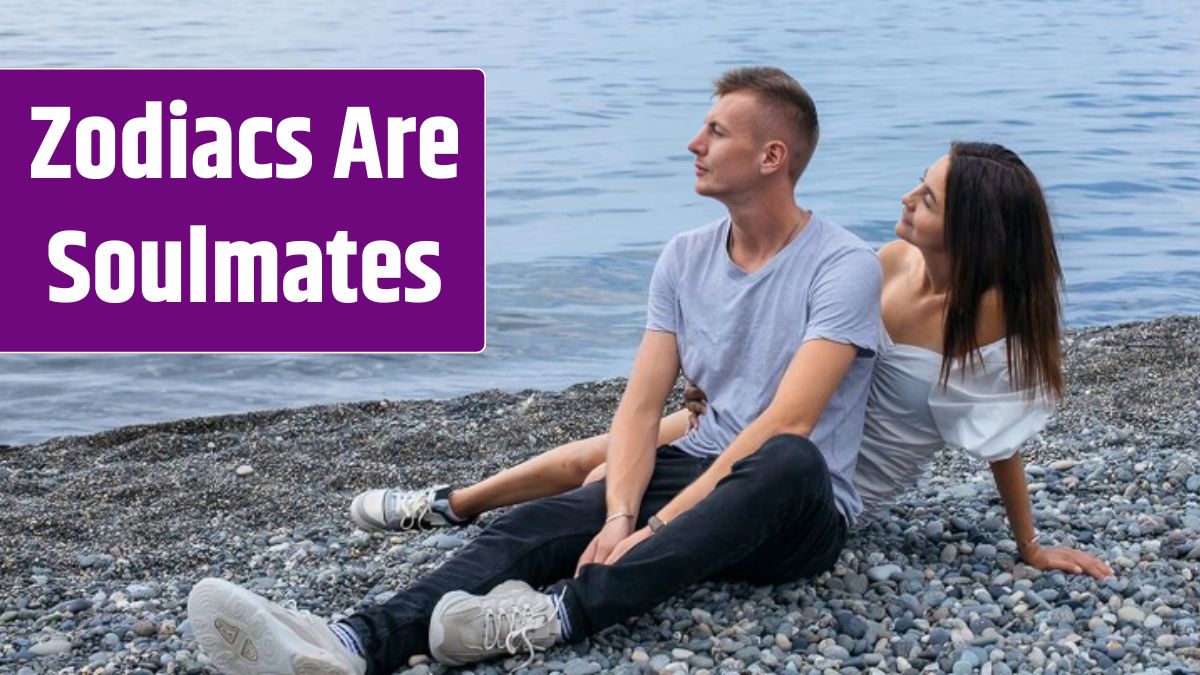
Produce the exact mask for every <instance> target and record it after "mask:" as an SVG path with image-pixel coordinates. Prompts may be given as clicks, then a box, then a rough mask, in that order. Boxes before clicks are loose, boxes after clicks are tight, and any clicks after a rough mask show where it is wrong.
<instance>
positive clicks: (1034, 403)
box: [929, 342, 1054, 462]
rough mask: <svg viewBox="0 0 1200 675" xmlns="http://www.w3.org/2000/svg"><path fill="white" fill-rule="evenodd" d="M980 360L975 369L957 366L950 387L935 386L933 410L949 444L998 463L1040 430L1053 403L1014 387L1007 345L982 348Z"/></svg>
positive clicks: (951, 372)
mask: <svg viewBox="0 0 1200 675" xmlns="http://www.w3.org/2000/svg"><path fill="white" fill-rule="evenodd" d="M982 357H983V358H982V362H980V361H978V360H977V361H976V363H975V365H974V366H970V365H967V366H963V365H959V364H955V366H954V368H953V369H952V370H951V371H950V379H949V381H948V382H947V383H946V386H945V387H942V386H941V384H935V385H934V387H933V391H932V392H931V393H930V395H929V409H930V412H932V414H933V420H934V423H935V424H936V425H937V428H938V431H939V432H941V434H942V438H943V439H944V440H945V441H946V445H947V446H949V447H951V448H962V449H963V450H965V451H966V452H967V454H969V455H971V456H972V457H974V458H976V459H981V460H984V461H988V462H997V461H1000V460H1004V459H1008V458H1009V457H1012V456H1013V455H1014V454H1015V453H1016V452H1017V449H1018V448H1019V447H1020V446H1021V444H1022V443H1024V442H1025V441H1026V440H1028V439H1029V438H1030V437H1031V436H1033V435H1034V434H1036V433H1037V432H1039V431H1041V430H1042V429H1043V428H1044V427H1045V426H1046V422H1047V421H1048V420H1049V419H1050V415H1051V413H1053V412H1054V405H1053V404H1052V403H1051V402H1050V401H1049V400H1048V399H1046V398H1045V397H1044V396H1042V395H1041V394H1039V395H1038V396H1036V397H1035V398H1029V397H1028V396H1026V391H1025V390H1019V389H1015V388H1014V387H1013V383H1012V379H1011V377H1010V373H1009V371H1008V363H1007V358H1006V351H1005V346H1004V342H998V343H993V344H991V345H988V346H986V347H984V348H983V350H982Z"/></svg>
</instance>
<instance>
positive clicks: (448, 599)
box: [429, 581, 562, 666]
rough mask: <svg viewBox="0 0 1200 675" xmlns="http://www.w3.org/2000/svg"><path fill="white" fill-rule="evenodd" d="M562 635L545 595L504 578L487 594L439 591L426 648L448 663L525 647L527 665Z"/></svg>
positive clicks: (480, 659)
mask: <svg viewBox="0 0 1200 675" xmlns="http://www.w3.org/2000/svg"><path fill="white" fill-rule="evenodd" d="M561 635H562V629H561V627H560V626H559V624H558V613H557V612H556V611H555V607H554V602H553V601H552V600H551V599H550V596H548V595H546V594H545V593H541V592H538V591H536V590H534V589H532V588H530V587H529V584H526V583H525V582H523V581H506V582H504V583H502V584H500V585H499V586H497V587H495V588H494V589H492V592H491V593H488V594H487V595H482V596H480V595H471V594H470V593H465V592H463V591H451V592H449V593H447V594H446V595H443V596H442V599H441V600H439V601H438V604H437V606H436V607H434V608H433V616H432V617H431V618H430V620H429V651H430V653H431V654H433V657H434V658H435V659H437V660H438V661H440V662H441V663H444V664H446V665H448V666H461V665H464V664H467V663H473V662H475V661H482V660H484V659H490V658H493V657H496V656H501V655H505V654H511V655H515V654H518V653H520V652H528V653H529V659H528V660H527V661H526V662H525V664H524V665H529V663H531V662H532V661H533V656H534V654H536V653H537V652H538V651H541V650H545V649H548V648H550V647H551V646H552V645H554V643H555V642H557V641H558V639H559V637H560V636H561Z"/></svg>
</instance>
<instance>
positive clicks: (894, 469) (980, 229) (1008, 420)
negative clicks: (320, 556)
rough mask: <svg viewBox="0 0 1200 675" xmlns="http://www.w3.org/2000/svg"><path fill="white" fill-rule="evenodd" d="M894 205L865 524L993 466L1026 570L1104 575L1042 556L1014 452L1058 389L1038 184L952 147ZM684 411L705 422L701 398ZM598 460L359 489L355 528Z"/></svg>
mask: <svg viewBox="0 0 1200 675" xmlns="http://www.w3.org/2000/svg"><path fill="white" fill-rule="evenodd" d="M900 201H901V203H902V204H903V206H904V208H903V212H902V214H901V217H900V220H899V221H898V222H897V223H896V234H897V236H898V237H899V241H895V242H892V243H890V244H887V245H886V246H884V247H883V248H882V249H881V250H880V251H879V259H880V262H881V264H882V267H883V275H884V282H883V290H882V298H881V305H882V313H883V326H884V329H885V333H884V335H885V337H884V344H883V345H882V346H881V349H880V354H879V360H878V362H877V364H876V368H875V374H874V379H873V381H872V385H871V395H870V402H869V404H868V408H867V414H866V423H865V427H864V431H863V441H862V445H861V449H860V453H859V459H858V466H857V470H856V476H855V486H856V488H857V489H858V492H859V494H860V496H861V497H862V499H863V502H864V506H865V510H866V512H867V513H868V514H869V513H871V512H873V511H877V510H878V508H879V507H880V506H881V505H883V504H886V503H887V502H888V501H889V500H890V499H891V498H892V497H893V496H894V495H896V494H897V493H898V492H900V491H902V490H905V489H907V488H910V487H912V486H913V485H915V484H916V482H917V480H918V479H919V477H920V475H921V473H922V472H923V471H924V469H925V467H926V466H927V465H928V463H929V461H930V460H931V459H932V458H933V456H934V454H935V453H936V452H937V451H939V450H941V449H942V448H943V447H946V446H950V447H957V448H962V449H964V450H965V451H966V452H967V453H968V454H970V455H971V456H973V457H975V458H977V459H980V460H983V461H987V462H989V463H990V466H991V470H992V476H993V478H994V479H995V481H996V487H997V489H998V491H999V492H1000V495H1001V498H1002V499H1003V502H1004V507H1005V510H1006V511H1007V513H1008V519H1009V522H1010V523H1011V524H1012V529H1013V535H1014V537H1015V539H1016V541H1017V546H1018V552H1019V553H1020V556H1021V559H1022V560H1024V561H1025V562H1026V563H1027V564H1029V565H1031V566H1033V567H1036V568H1039V569H1043V570H1045V569H1060V570H1064V571H1067V572H1071V573H1075V574H1080V573H1087V574H1090V575H1092V576H1093V577H1097V578H1102V577H1106V576H1111V575H1112V570H1111V569H1110V568H1109V566H1108V565H1106V564H1105V563H1103V562H1102V561H1100V560H1098V559H1096V558H1095V557H1093V556H1090V555H1088V554H1086V553H1083V552H1081V551H1076V550H1073V549H1070V548H1051V547H1045V546H1041V545H1040V544H1039V543H1038V537H1037V535H1036V532H1035V531H1034V526H1033V518H1032V516H1031V513H1030V505H1029V495H1028V491H1027V488H1026V485H1025V474H1024V470H1023V468H1022V464H1021V457H1020V455H1019V454H1017V452H1016V449H1017V448H1018V447H1019V446H1020V445H1021V443H1023V442H1024V441H1025V440H1026V439H1028V438H1029V437H1030V436H1032V435H1033V434H1035V433H1037V432H1038V431H1039V430H1040V429H1041V428H1042V427H1043V426H1045V423H1046V420H1047V419H1048V417H1049V413H1050V411H1051V410H1052V407H1053V403H1055V402H1057V401H1059V400H1061V398H1062V395H1063V389H1064V385H1063V375H1062V363H1061V353H1060V350H1059V299H1058V291H1059V286H1060V283H1061V278H1062V272H1061V269H1060V267H1059V263H1058V255H1057V252H1056V251H1055V247H1054V239H1053V233H1052V231H1051V226H1050V216H1049V212H1048V210H1047V208H1046V203H1045V199H1044V197H1043V195H1042V190H1041V188H1040V186H1039V185H1038V183H1037V180H1036V178H1035V177H1034V176H1033V174H1032V172H1031V171H1030V170H1029V169H1028V167H1026V166H1025V164H1024V163H1023V162H1022V161H1021V160H1020V158H1019V157H1017V155H1016V154H1015V153H1013V152H1012V151H1010V150H1008V149H1006V148H1004V147H1001V146H999V145H992V144H983V143H955V144H953V145H952V146H951V148H950V152H949V154H948V155H946V156H944V157H942V158H941V159H939V160H938V161H937V162H934V164H933V165H932V166H930V167H929V169H928V171H927V172H926V174H925V175H924V176H923V177H922V180H921V183H920V184H919V185H917V187H916V188H914V189H913V190H912V191H911V192H909V193H908V194H906V195H904V197H902V198H901V200H900ZM688 398H689V404H688V405H689V407H691V408H692V409H693V411H694V412H696V413H702V412H703V410H704V400H703V393H702V392H699V391H698V390H696V391H691V392H689V396H688ZM695 423H697V421H696V418H691V419H689V412H688V411H687V410H681V411H679V412H676V413H674V414H672V415H668V416H667V417H665V418H664V419H663V420H662V423H661V425H660V427H659V435H658V443H659V444H660V445H666V444H670V443H671V442H673V441H675V440H677V439H679V438H680V437H682V436H683V435H684V434H686V433H687V432H688V430H689V425H690V424H695ZM607 446H608V437H607V436H606V435H601V436H596V437H593V438H590V439H587V440H583V441H576V442H574V443H569V444H566V445H563V446H559V447H557V448H554V449H552V450H549V451H547V452H545V453H543V454H541V455H539V456H537V457H534V458H532V459H530V460H528V461H526V462H524V463H523V464H521V465H519V466H517V467H514V468H511V469H508V470H506V471H503V472H501V473H499V474H497V475H495V476H492V477H490V478H488V479H486V480H484V481H482V482H480V483H477V484H475V485H471V486H469V487H466V488H462V489H458V490H454V491H453V492H451V490H450V488H448V487H438V488H432V489H429V490H399V489H391V490H369V491H367V492H364V493H362V494H360V495H358V496H357V497H355V499H354V502H353V504H352V505H351V516H352V517H353V519H354V521H355V522H356V523H357V524H358V525H359V526H360V527H362V528H364V529H369V530H378V529H408V528H415V527H432V526H440V525H453V524H462V523H465V522H468V521H469V520H470V519H472V518H474V517H475V516H477V515H479V514H481V513H483V512H485V511H488V510H490V509H494V508H497V507H500V506H507V505H511V504H516V503H520V502H523V501H527V500H530V499H535V498H538V497H544V496H547V495H552V494H558V493H560V492H564V491H567V490H570V489H573V488H575V487H578V486H579V485H580V484H581V483H584V482H589V481H592V480H599V479H600V478H602V477H603V475H604V460H605V454H606V452H607Z"/></svg>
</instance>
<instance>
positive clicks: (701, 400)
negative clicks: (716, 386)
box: [683, 380, 708, 429]
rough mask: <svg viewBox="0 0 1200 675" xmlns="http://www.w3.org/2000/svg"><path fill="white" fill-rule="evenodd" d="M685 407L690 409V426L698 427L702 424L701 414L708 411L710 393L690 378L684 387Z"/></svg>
mask: <svg viewBox="0 0 1200 675" xmlns="http://www.w3.org/2000/svg"><path fill="white" fill-rule="evenodd" d="M683 407H685V408H687V409H688V412H690V413H691V415H689V416H688V426H689V427H690V428H692V429H696V428H698V427H699V426H700V416H701V415H703V414H704V413H706V412H708V394H706V393H704V390H703V389H701V388H700V387H697V386H696V385H695V384H693V383H692V382H691V381H690V380H689V381H688V383H687V386H685V387H684V388H683Z"/></svg>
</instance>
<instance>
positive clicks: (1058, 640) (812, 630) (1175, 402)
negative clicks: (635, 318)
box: [0, 317, 1200, 675]
mask: <svg viewBox="0 0 1200 675" xmlns="http://www.w3.org/2000/svg"><path fill="white" fill-rule="evenodd" d="M1064 355H1065V358H1066V367H1067V385H1068V397H1067V401H1066V403H1065V404H1064V406H1063V407H1062V408H1061V409H1060V411H1059V412H1058V414H1056V416H1055V417H1054V419H1053V420H1052V421H1051V423H1050V425H1049V426H1048V427H1047V429H1046V430H1045V431H1044V432H1043V433H1042V434H1040V435H1039V436H1037V437H1035V438H1034V439H1032V440H1031V441H1030V442H1029V443H1027V444H1026V445H1025V446H1024V447H1023V454H1024V455H1025V457H1026V463H1027V471H1026V473H1027V478H1028V480H1029V481H1030V483H1031V497H1032V500H1033V507H1034V514H1035V520H1036V521H1037V523H1038V526H1039V529H1040V531H1041V533H1042V542H1043V543H1044V544H1045V543H1054V542H1057V543H1061V544H1063V545H1072V546H1078V547H1081V548H1084V549H1085V550H1088V551H1090V552H1092V553H1094V554H1096V555H1099V556H1100V557H1102V558H1104V559H1105V560H1106V561H1108V562H1109V564H1110V565H1112V566H1113V567H1114V569H1115V570H1117V572H1118V577H1117V579H1115V580H1111V581H1105V582H1093V581H1092V580H1090V579H1080V578H1076V577H1069V576H1066V575H1064V574H1061V573H1045V574H1043V573H1039V572H1038V571H1037V570H1033V569H1031V568H1028V567H1026V566H1024V565H1021V564H1018V565H1016V566H1015V567H1014V564H1013V562H1014V555H1013V554H1014V551H1015V542H1012V540H1011V533H1010V532H1009V530H1008V526H1007V523H1006V521H1005V520H1004V518H1003V509H1002V507H1001V506H1000V504H999V500H998V497H997V495H996V492H995V488H994V486H993V485H992V484H991V478H990V472H989V471H988V470H987V467H986V466H985V465H982V464H980V463H978V462H974V461H972V460H970V458H968V457H965V456H959V455H955V454H954V453H951V452H943V453H941V455H939V457H938V459H937V461H936V463H935V465H934V466H933V467H932V471H931V473H930V474H929V475H928V476H927V477H926V478H925V479H924V480H923V481H922V482H921V484H920V485H919V486H918V488H917V489H916V490H914V491H912V492H911V493H909V494H907V495H905V496H903V497H902V498H900V499H899V500H897V502H896V504H895V505H894V506H893V507H892V508H890V509H888V510H886V512H885V513H883V514H881V515H880V517H878V518H875V519H873V520H872V521H871V522H869V523H867V524H866V525H864V526H863V527H860V528H858V529H857V530H856V531H855V532H854V533H853V534H852V536H851V538H850V540H849V542H848V543H847V547H846V550H845V551H844V552H843V555H842V558H841V562H839V563H838V565H837V567H836V568H835V569H834V570H833V572H831V573H827V574H824V575H822V576H821V577H818V578H817V579H815V580H804V581H801V582H797V583H795V584H784V585H781V586H776V587H766V588H765V589H764V588H755V587H751V586H747V585H744V584H724V583H712V582H709V583H704V584H700V585H697V586H695V587H692V588H690V589H688V590H686V591H684V593H683V594H682V595H681V596H679V597H677V598H675V599H673V600H671V601H668V602H666V603H664V604H663V605H661V606H660V607H658V608H656V610H655V611H654V612H652V613H651V614H650V615H648V616H647V617H643V618H640V619H637V620H635V621H633V622H631V623H627V624H624V625H622V626H619V627H616V628H613V629H609V630H608V631H605V632H603V633H601V634H600V636H598V637H595V638H593V639H592V640H590V641H587V642H584V643H582V646H578V647H559V648H555V649H553V650H551V651H550V652H549V653H548V654H546V655H544V656H542V657H539V658H538V659H537V660H535V662H534V664H533V666H532V668H533V669H534V671H531V672H535V671H537V670H538V669H540V671H541V672H547V673H548V672H553V671H563V672H567V673H570V674H571V675H583V674H584V673H591V672H600V671H610V670H614V671H622V670H624V671H630V672H644V671H647V670H648V669H652V670H657V671H662V670H664V669H665V670H667V671H671V672H678V671H680V669H681V668H685V669H687V670H690V671H692V672H697V671H704V670H709V671H716V670H718V669H721V668H734V669H740V670H746V669H754V668H757V669H759V670H763V671H783V670H788V669H789V667H790V669H791V670H793V671H799V672H807V671H808V670H810V669H812V668H824V667H834V668H846V667H851V668H855V669H858V670H859V671H860V672H866V671H870V670H871V669H878V670H879V671H880V672H905V671H906V670H908V669H909V668H913V669H916V670H920V669H922V668H924V667H926V666H929V665H931V664H935V663H936V664H938V665H939V667H941V669H942V670H943V671H947V672H948V671H954V672H982V671H983V670H984V669H985V667H986V669H987V670H988V671H989V672H993V673H1003V672H1005V670H1006V669H1007V671H1009V672H1020V671H1021V670H1022V669H1035V670H1036V669H1039V668H1051V667H1053V668H1055V669H1057V670H1059V671H1062V670H1070V671H1074V670H1077V669H1088V668H1095V669H1099V670H1107V669H1110V668H1114V669H1116V670H1117V671H1118V672H1119V671H1126V670H1130V669H1133V668H1135V667H1139V666H1144V667H1146V668H1151V667H1155V668H1159V669H1160V672H1170V671H1171V670H1172V669H1183V670H1194V669H1200V629H1198V628H1197V625H1196V621H1197V618H1198V617H1197V614H1198V613H1200V607H1198V602H1200V601H1198V598H1200V585H1198V580H1197V579H1196V577H1197V576H1200V545H1198V544H1196V542H1197V541H1198V540H1200V452H1198V451H1197V449H1198V445H1197V443H1198V441H1197V439H1198V438H1200V317H1170V318H1164V319H1158V320H1154V321H1149V322H1143V323H1129V324H1119V325H1116V326H1104V327H1092V328H1084V329H1074V330H1070V331H1067V333H1066V335H1065V338H1064ZM623 386H624V380H622V379H614V380H604V381H600V382H591V383H582V384H577V385H574V386H572V387H569V388H567V389H565V390H564V391H562V392H539V391H532V390H526V391H522V392H518V393H505V392H500V391H496V390H489V391H481V392H477V393H474V394H470V395H467V396H463V397H459V398H456V399H449V400H434V401H374V402H364V403H355V404H336V405H328V406H313V407H307V408H299V409H288V410H275V411H261V412H251V413H243V414H236V415H222V416H215V417H202V418H192V419H185V420H179V421H175V422H167V423H159V424H149V425H135V426H128V427H121V428H118V429H113V430H109V431H104V432H100V433H97V434H91V435H86V436H70V437H59V438H54V439H50V440H48V441H45V442H42V443H36V444H32V445H22V446H3V447H0V511H2V512H3V513H5V514H6V515H5V526H4V532H3V533H2V535H3V536H2V538H0V542H2V543H3V545H4V548H5V549H6V551H7V554H6V555H5V557H4V559H3V561H2V562H0V580H3V586H4V590H0V670H4V669H8V668H11V669H12V670H13V671H15V672H23V673H24V674H25V675H30V674H31V673H40V672H56V671H57V670H58V669H61V668H70V669H71V670H72V672H77V671H80V669H82V668H92V669H93V670H94V671H95V672H133V671H136V670H137V669H139V668H140V669H142V670H143V671H145V672H156V671H157V672H211V669H209V668H207V665H206V659H204V658H203V657H202V656H200V655H199V654H198V653H197V652H196V650H195V642H194V638H193V637H192V636H191V634H190V630H189V627H188V626H187V624H186V623H185V619H186V597H187V592H188V590H190V587H191V584H193V583H195V582H196V581H198V580H199V579H200V578H203V577H206V576H226V577H227V578H230V579H232V580H234V581H235V582H238V583H243V584H249V585H250V587H251V588H253V589H254V590H256V591H257V592H259V593H262V594H264V595H266V596H268V597H271V598H272V599H275V600H285V601H287V600H292V601H295V603H296V604H297V605H298V606H299V607H300V608H302V609H311V610H312V611H314V613H318V614H322V615H325V616H330V615H332V614H338V613H348V612H350V611H353V610H354V608H355V607H356V606H358V604H359V602H360V600H361V599H364V598H365V599H366V600H367V601H371V602H373V601H377V600H379V599H380V598H382V597H386V596H388V594H391V593H394V592H396V591H398V590H400V589H402V588H403V587H404V586H405V585H406V584H407V583H408V582H409V581H410V580H411V579H413V578H414V577H415V576H417V575H419V574H421V573H423V572H425V571H427V570H428V569H430V568H431V567H433V566H435V565H437V564H438V563H439V562H440V561H442V560H443V559H444V558H445V556H446V555H448V554H450V553H451V552H452V551H453V550H454V549H455V548H458V547H459V546H461V545H462V543H463V542H465V541H467V540H469V539H470V538H472V537H473V536H474V535H475V534H476V533H477V532H478V525H475V526H472V527H469V528H465V529H463V530H438V531H436V532H434V533H432V534H431V533H411V534H402V535H394V536H384V535H366V534H363V533H358V532H356V531H354V529H353V527H352V525H351V524H350V522H349V520H348V518H347V517H346V508H347V506H348V505H349V500H350V498H351V497H352V496H353V495H354V494H355V493H356V492H357V491H359V490H360V489H364V488H366V487H372V486H381V485H384V484H404V485H407V486H419V485H425V484H430V483H433V482H451V483H454V484H460V483H463V482H465V481H470V480H475V479H477V478H480V477H482V476H484V475H487V474H489V473H492V472H495V471H497V470H499V469H501V468H503V467H505V466H509V465H511V464H513V463H515V462H517V461H520V460H521V459H524V458H526V457H528V456H531V455H532V454H534V453H535V452H537V451H538V450H540V449H544V448H547V447H550V446H552V445H555V444H558V443H562V442H565V441H568V440H572V439H576V438H583V437H586V436H589V435H592V434H595V433H600V432H603V431H605V430H606V429H607V426H608V422H609V420H610V418H611V414H612V412H613V410H614V409H615V407H616V404H617V402H618V400H619V396H620V393H621V390H622V388H623ZM677 394H678V392H676V395H677ZM243 465H249V466H250V467H252V472H251V473H249V474H248V475H238V471H237V469H238V467H240V466H243ZM484 520H485V522H486V520H487V519H486V518H485V519H484ZM664 626H665V627H664ZM39 643H40V644H42V645H43V646H41V647H38V646H37V645H38V644H39ZM46 645H49V646H46ZM751 651H753V652H754V653H751ZM43 652H44V653H43ZM685 652H686V653H685ZM997 652H999V655H998V656H997ZM643 657H644V658H643ZM664 659H665V660H664ZM516 663H519V661H514V662H513V664H511V665H515V664H516ZM960 664H961V665H960ZM413 665H414V670H416V671H417V672H426V671H428V670H429V669H430V668H431V667H432V669H433V671H435V672H441V671H442V668H441V667H440V666H437V665H436V664H431V663H428V662H421V663H417V662H414V664H413ZM150 666H155V667H154V668H151V667H150ZM503 666H504V664H503V663H502V662H499V661H498V662H492V663H488V664H483V666H482V667H477V668H475V669H474V670H475V672H492V671H493V670H497V669H499V668H501V667H503ZM23 668H26V669H29V670H28V671H22V670H21V669H23ZM96 669H98V670H96ZM106 669H107V670H106Z"/></svg>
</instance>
